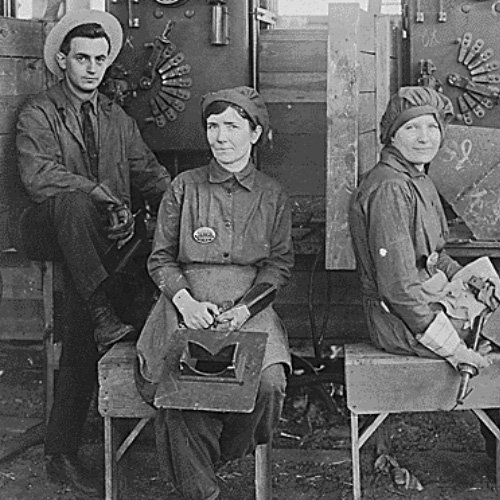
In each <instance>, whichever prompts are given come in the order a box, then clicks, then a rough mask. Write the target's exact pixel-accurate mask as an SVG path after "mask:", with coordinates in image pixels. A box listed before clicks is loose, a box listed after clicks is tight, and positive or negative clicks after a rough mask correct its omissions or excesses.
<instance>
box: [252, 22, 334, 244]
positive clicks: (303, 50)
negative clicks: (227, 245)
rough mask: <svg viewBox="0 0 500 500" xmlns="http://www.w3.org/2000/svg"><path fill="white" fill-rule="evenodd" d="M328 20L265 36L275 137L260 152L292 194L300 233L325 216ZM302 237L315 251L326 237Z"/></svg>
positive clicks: (266, 93) (265, 88)
mask: <svg viewBox="0 0 500 500" xmlns="http://www.w3.org/2000/svg"><path fill="white" fill-rule="evenodd" d="M327 38H328V31H327V25H326V24H325V25H323V26H321V25H318V26H317V27H315V29H304V28H300V29H275V30H270V31H267V32H263V33H262V35H261V37H260V52H259V90H260V93H261V95H262V97H263V98H264V100H265V101H266V103H267V106H268V109H269V114H270V119H271V125H272V127H273V141H272V145H271V147H270V148H263V149H262V151H260V152H259V153H260V154H259V164H260V167H261V169H262V170H263V171H264V172H266V173H268V174H269V175H271V176H272V177H274V178H276V179H278V180H279V181H280V182H281V184H282V185H283V186H284V187H285V188H286V189H287V191H288V193H289V194H290V195H291V197H292V203H293V210H294V226H295V229H296V235H298V234H299V232H300V231H301V230H307V229H308V228H310V225H311V223H312V225H322V227H324V220H325V203H324V199H325V198H324V197H325V166H326V132H327V126H326V69H327ZM317 236H318V235H317V233H316V238H314V237H310V238H305V239H304V240H301V241H299V238H296V241H297V243H298V249H297V250H298V251H299V252H305V253H309V252H315V251H317V249H318V247H319V246H322V245H324V242H323V241H322V239H321V238H319V239H318V237H317Z"/></svg>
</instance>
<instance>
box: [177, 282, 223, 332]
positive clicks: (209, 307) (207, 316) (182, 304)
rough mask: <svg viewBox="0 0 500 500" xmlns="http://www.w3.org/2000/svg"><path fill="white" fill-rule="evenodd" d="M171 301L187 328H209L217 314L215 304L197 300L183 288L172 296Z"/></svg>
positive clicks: (217, 310) (217, 309)
mask: <svg viewBox="0 0 500 500" xmlns="http://www.w3.org/2000/svg"><path fill="white" fill-rule="evenodd" d="M172 303H173V304H174V306H175V307H176V308H177V310H178V311H179V312H180V313H181V316H182V320H183V322H184V324H185V325H186V327H187V328H192V329H199V328H209V327H210V326H211V325H213V324H214V322H215V317H216V316H217V315H218V314H219V308H218V307H217V306H216V305H215V304H212V303H211V302H199V301H197V300H196V299H194V298H193V296H192V295H191V294H190V293H189V292H188V291H187V290H186V289H185V288H183V289H182V290H179V291H178V292H177V293H176V294H175V295H174V296H173V297H172Z"/></svg>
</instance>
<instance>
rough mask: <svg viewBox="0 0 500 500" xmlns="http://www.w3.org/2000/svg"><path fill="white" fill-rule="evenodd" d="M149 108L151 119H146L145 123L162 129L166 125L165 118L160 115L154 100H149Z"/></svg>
mask: <svg viewBox="0 0 500 500" xmlns="http://www.w3.org/2000/svg"><path fill="white" fill-rule="evenodd" d="M149 106H150V107H151V112H152V113H153V116H152V117H149V118H146V122H154V123H155V124H156V126H157V127H158V128H163V127H165V125H166V124H167V120H166V118H165V116H164V115H163V114H162V112H161V109H160V107H159V106H158V104H157V102H156V101H155V99H154V98H151V99H150V100H149Z"/></svg>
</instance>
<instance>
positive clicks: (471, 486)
mask: <svg viewBox="0 0 500 500" xmlns="http://www.w3.org/2000/svg"><path fill="white" fill-rule="evenodd" d="M42 375H43V358H42V351H41V349H40V347H39V346H26V345H20V344H12V343H1V344H0V456H1V455H2V451H5V449H6V447H8V446H9V445H10V444H12V442H14V441H15V440H18V439H20V438H21V437H22V434H20V433H19V427H22V425H25V426H27V425H29V424H30V423H32V422H34V421H35V420H32V419H43V412H44V410H43V382H42ZM326 388H327V389H328V390H332V389H335V394H336V396H335V398H334V401H335V402H336V406H337V409H336V410H335V409H333V408H330V409H328V408H327V406H326V405H325V401H324V399H323V398H321V397H320V396H319V395H318V392H317V391H315V390H313V389H310V388H309V389H308V388H301V387H294V388H292V389H290V390H289V391H288V395H287V398H286V402H285V409H284V412H283V418H282V421H281V423H280V426H279V428H278V429H277V431H276V435H275V439H274V448H275V450H274V459H273V500H285V499H286V500H327V499H328V500H348V499H351V498H352V483H351V462H350V455H349V420H348V417H347V413H346V411H345V407H344V403H343V398H342V396H341V394H340V395H339V392H341V387H338V386H337V387H333V386H328V387H326ZM387 425H388V427H389V430H390V435H391V437H392V439H391V445H392V450H391V456H393V457H394V458H395V459H396V460H397V462H398V463H399V465H400V467H403V468H406V469H407V470H408V471H410V472H411V473H412V474H413V475H414V476H415V477H416V479H418V481H419V482H420V484H421V485H422V487H423V489H422V491H417V490H415V489H413V490H411V489H406V488H405V486H398V485H396V484H395V483H394V481H393V479H392V477H391V475H389V474H384V473H377V472H374V470H373V463H374V448H373V445H372V443H371V441H372V440H370V441H369V442H368V443H367V445H366V446H365V447H364V448H363V451H362V459H361V460H362V478H363V498H366V499H377V500H396V499H398V500H401V499H405V498H406V499H411V500H445V499H449V500H490V499H494V498H497V496H496V493H495V489H494V470H493V465H492V463H491V462H490V461H489V459H488V458H487V456H486V454H485V452H484V443H483V439H482V437H481V434H480V432H479V426H478V423H477V421H476V419H475V417H474V415H472V414H471V413H469V412H453V413H450V412H436V413H414V414H402V415H395V416H392V417H390V419H389V421H388V423H387ZM102 436H103V426H102V421H101V418H100V417H99V415H98V413H97V410H96V405H95V402H94V404H93V406H92V411H91V413H90V415H89V418H88V423H87V425H86V428H85V435H84V444H83V447H82V458H83V460H84V462H85V463H86V464H87V465H88V466H89V467H90V468H92V469H93V470H94V472H95V474H96V475H98V476H100V477H103V445H102ZM153 443H154V441H153V434H152V429H148V428H146V430H145V432H144V433H143V435H142V437H140V438H139V440H138V442H137V443H136V444H134V445H133V447H132V449H131V453H130V459H129V466H130V469H129V473H128V474H127V476H128V488H127V492H126V494H125V495H123V497H122V498H124V499H127V500H150V499H168V500H180V498H179V496H178V495H177V494H176V493H174V492H173V490H172V487H171V485H169V484H165V483H164V482H163V481H162V480H161V478H160V476H159V471H158V466H157V462H156V457H155V454H154V445H153ZM253 466H254V461H253V458H252V457H247V458H245V459H243V460H241V461H237V462H232V463H229V464H226V465H225V466H223V467H222V468H221V469H220V470H219V471H218V477H219V479H220V484H221V490H222V500H252V499H254V495H255V494H254V486H253V480H254V470H253ZM82 498H83V497H81V496H78V495H76V494H75V493H74V492H73V491H71V490H69V489H67V488H64V487H60V486H55V485H52V484H50V483H48V482H47V478H46V474H45V470H44V457H43V447H42V444H41V443H40V444H38V445H35V446H32V447H31V448H29V449H28V450H26V451H25V452H24V453H22V454H21V455H19V456H17V457H16V458H14V459H12V460H8V461H1V462H0V500H76V499H79V500H80V499H82Z"/></svg>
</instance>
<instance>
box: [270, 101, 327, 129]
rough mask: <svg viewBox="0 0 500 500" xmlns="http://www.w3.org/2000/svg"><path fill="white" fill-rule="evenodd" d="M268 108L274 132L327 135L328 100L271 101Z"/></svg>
mask: <svg viewBox="0 0 500 500" xmlns="http://www.w3.org/2000/svg"><path fill="white" fill-rule="evenodd" d="M267 109H268V111H269V119H270V121H271V125H272V127H273V131H274V133H279V134H325V135H326V129H327V127H326V102H322V103H316V102H314V103H311V102H305V103H303V102H295V103H288V102H287V103H269V104H267Z"/></svg>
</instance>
